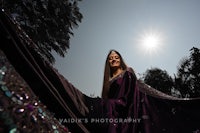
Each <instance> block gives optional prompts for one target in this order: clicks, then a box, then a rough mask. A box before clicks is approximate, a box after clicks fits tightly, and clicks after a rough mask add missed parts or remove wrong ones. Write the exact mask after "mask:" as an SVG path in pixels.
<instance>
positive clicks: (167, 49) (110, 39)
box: [55, 0, 200, 96]
mask: <svg viewBox="0 0 200 133" xmlns="http://www.w3.org/2000/svg"><path fill="white" fill-rule="evenodd" d="M79 7H80V12H81V13H82V14H83V17H84V18H83V20H82V22H81V23H79V27H78V28H77V29H74V30H73V31H74V37H72V39H71V44H70V49H69V50H68V53H67V54H66V57H65V58H61V57H59V56H56V60H57V61H56V64H55V67H56V68H57V69H58V71H59V72H60V73H61V74H62V75H64V77H65V78H66V79H68V80H69V81H70V82H71V83H72V84H73V85H74V86H75V87H76V88H78V89H79V90H81V91H82V92H83V93H84V94H86V95H88V96H89V95H94V96H100V95H101V89H102V82H103V73H104V64H105V60H106V56H107V54H108V52H109V50H110V49H115V50H117V51H119V52H120V53H121V55H122V56H123V58H124V60H125V62H126V64H127V65H128V66H130V67H132V68H133V69H134V70H135V72H136V74H137V76H138V77H139V74H142V73H144V72H145V71H146V70H147V69H150V68H153V67H158V68H160V69H162V70H166V71H167V72H168V73H169V75H171V76H172V77H173V74H176V72H177V65H178V64H179V62H180V60H181V59H182V58H183V57H185V56H189V53H190V52H189V50H190V49H191V48H192V47H193V46H194V47H197V48H200V0H83V1H81V2H79ZM146 41H147V42H148V43H147V44H145V42H146ZM151 43H153V44H154V45H153V46H152V45H151V47H148V45H150V44H151Z"/></svg>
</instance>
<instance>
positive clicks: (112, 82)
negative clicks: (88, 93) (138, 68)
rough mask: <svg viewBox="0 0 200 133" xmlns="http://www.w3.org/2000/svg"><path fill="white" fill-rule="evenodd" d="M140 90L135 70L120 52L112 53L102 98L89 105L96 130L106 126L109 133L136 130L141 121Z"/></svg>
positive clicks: (108, 62) (107, 60) (113, 51)
mask: <svg viewBox="0 0 200 133" xmlns="http://www.w3.org/2000/svg"><path fill="white" fill-rule="evenodd" d="M136 87H137V86H136V76H135V74H134V72H133V70H132V68H129V67H127V65H126V64H125V62H124V60H123V58H122V56H121V55H120V53H119V52H117V51H115V50H111V51H110V52H109V54H108V56H107V59H106V63H105V71H104V82H103V91H102V99H100V98H93V99H91V98H89V97H88V98H86V99H88V100H87V102H86V103H87V104H88V103H89V104H88V106H89V107H92V109H90V111H89V112H90V113H89V114H90V118H91V119H90V121H91V122H92V121H93V123H94V125H92V127H95V128H96V127H97V126H99V127H101V126H103V128H102V127H101V128H102V129H104V131H106V132H108V133H110V132H112V133H116V132H120V133H123V132H124V133H125V132H130V131H131V132H133V131H136V129H137V128H136V126H137V125H138V124H139V122H140V118H138V115H137V109H136V108H135V109H134V108H133V107H134V104H135V102H134V101H136V100H135V99H134V94H135V90H137V88H136ZM97 103H98V104H97ZM92 112H93V113H94V114H93V113H92ZM99 118H101V121H102V122H101V123H99V122H98V120H99ZM95 120H96V121H95ZM95 123H97V124H98V125H95ZM90 124H91V123H90ZM129 125H131V126H129Z"/></svg>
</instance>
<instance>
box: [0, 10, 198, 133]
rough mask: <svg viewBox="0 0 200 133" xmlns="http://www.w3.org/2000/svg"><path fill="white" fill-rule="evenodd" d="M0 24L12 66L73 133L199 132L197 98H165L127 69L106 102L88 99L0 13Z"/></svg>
mask: <svg viewBox="0 0 200 133" xmlns="http://www.w3.org/2000/svg"><path fill="white" fill-rule="evenodd" d="M0 22H1V23H0V24H1V27H0V30H1V33H0V35H1V42H4V43H1V45H0V48H1V50H2V51H3V52H4V54H5V56H6V58H7V59H8V60H9V63H10V64H11V65H12V66H13V67H14V68H15V70H16V72H17V73H19V74H20V76H21V77H22V78H23V79H24V80H25V81H26V83H27V84H28V85H29V86H30V88H31V89H32V91H33V92H34V94H35V95H37V96H38V97H39V99H40V100H41V101H42V102H43V103H44V104H45V105H46V106H47V108H48V109H49V110H50V111H51V112H54V113H55V117H56V118H57V119H59V120H60V121H61V123H62V124H63V125H65V126H66V127H68V128H69V130H70V131H71V132H74V133H77V132H85V133H87V132H91V133H98V132H99V133H102V132H107V133H140V132H141V133H162V132H163V133H197V132H200V113H199V112H200V109H199V107H198V106H199V105H200V99H199V98H195V99H181V98H175V97H172V96H169V95H166V94H164V93H162V92H160V91H157V90H155V89H153V88H151V87H150V86H148V85H146V84H144V83H142V82H141V81H139V80H137V78H136V76H135V75H134V73H132V72H130V71H129V70H127V71H125V72H124V73H122V74H121V75H119V76H118V77H116V78H114V79H112V80H111V81H110V92H109V95H108V99H102V98H99V97H97V98H92V97H88V96H87V95H84V94H83V93H82V92H80V91H79V90H78V89H77V88H75V87H74V86H73V85H72V84H71V83H69V82H68V80H67V79H65V78H64V77H63V76H62V75H61V74H59V73H58V71H57V70H56V69H55V68H53V67H52V66H51V65H50V64H48V63H47V62H45V61H44V60H43V59H42V58H41V57H40V56H39V55H38V53H37V51H35V50H34V43H33V42H32V41H31V40H30V39H29V38H28V37H25V36H24V34H23V32H22V31H21V30H20V29H19V28H17V26H16V25H15V23H13V22H12V21H11V20H10V19H9V17H7V16H6V15H5V14H4V13H3V12H2V11H1V21H0ZM27 38H28V39H29V40H28V39H27ZM136 63H137V62H136ZM88 84H89V83H88Z"/></svg>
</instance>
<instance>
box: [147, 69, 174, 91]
mask: <svg viewBox="0 0 200 133" xmlns="http://www.w3.org/2000/svg"><path fill="white" fill-rule="evenodd" d="M144 82H145V83H146V84H148V85H150V86H151V87H153V88H155V89H157V90H160V91H162V92H164V93H166V94H171V89H172V87H173V79H172V78H171V77H170V76H169V74H168V73H167V71H165V70H161V69H159V68H152V69H148V70H146V72H145V74H144Z"/></svg>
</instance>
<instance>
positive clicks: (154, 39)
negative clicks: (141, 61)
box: [139, 32, 162, 54]
mask: <svg viewBox="0 0 200 133" xmlns="http://www.w3.org/2000/svg"><path fill="white" fill-rule="evenodd" d="M139 43H140V47H141V49H142V50H144V51H145V52H146V53H147V54H155V53H157V52H158V49H160V47H161V44H162V37H161V35H160V34H158V33H156V32H145V33H144V34H143V35H141V36H140V38H139Z"/></svg>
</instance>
